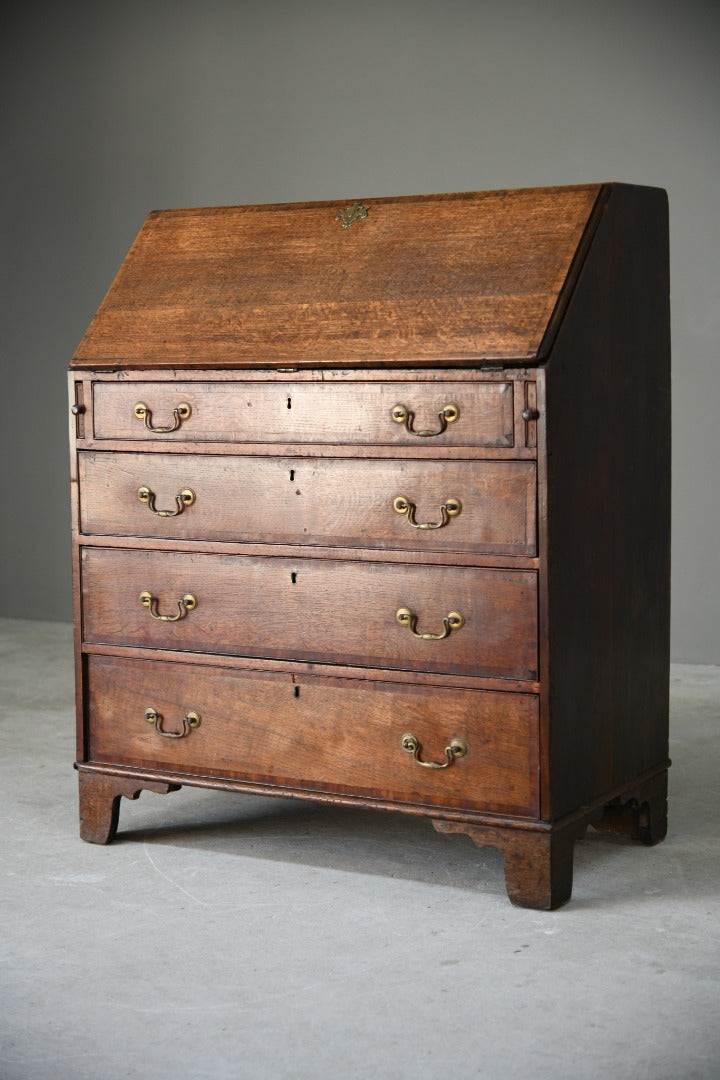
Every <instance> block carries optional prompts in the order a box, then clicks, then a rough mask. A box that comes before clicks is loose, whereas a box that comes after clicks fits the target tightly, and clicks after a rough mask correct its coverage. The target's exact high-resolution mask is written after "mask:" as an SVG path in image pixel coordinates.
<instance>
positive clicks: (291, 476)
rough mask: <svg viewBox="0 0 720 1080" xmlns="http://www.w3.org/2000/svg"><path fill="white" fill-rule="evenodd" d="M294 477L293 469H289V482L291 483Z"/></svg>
mask: <svg viewBox="0 0 720 1080" xmlns="http://www.w3.org/2000/svg"><path fill="white" fill-rule="evenodd" d="M294 479H295V470H294V469H291V470H290V483H292V482H293V480H294Z"/></svg>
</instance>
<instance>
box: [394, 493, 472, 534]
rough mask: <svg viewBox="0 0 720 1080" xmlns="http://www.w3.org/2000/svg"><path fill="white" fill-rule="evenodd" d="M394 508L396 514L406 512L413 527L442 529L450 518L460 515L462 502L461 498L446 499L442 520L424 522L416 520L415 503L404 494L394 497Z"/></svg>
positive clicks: (443, 505) (442, 506)
mask: <svg viewBox="0 0 720 1080" xmlns="http://www.w3.org/2000/svg"><path fill="white" fill-rule="evenodd" d="M393 509H394V510H395V513H396V514H404V515H405V517H406V519H407V523H408V525H412V527H413V529H423V530H426V529H442V527H443V525H447V523H448V521H449V520H450V518H454V517H457V516H458V514H459V513H460V511H461V510H462V503H461V502H460V500H459V499H446V500H445V502H444V503H443V504H442V505H441V507H440V520H439V521H426V522H423V523H422V524H420V523H419V522H417V521H416V520H415V510H416V506H415V503H414V502H411V501H410V499H406V498H405V496H404V495H397V496H396V497H395V498H394V499H393Z"/></svg>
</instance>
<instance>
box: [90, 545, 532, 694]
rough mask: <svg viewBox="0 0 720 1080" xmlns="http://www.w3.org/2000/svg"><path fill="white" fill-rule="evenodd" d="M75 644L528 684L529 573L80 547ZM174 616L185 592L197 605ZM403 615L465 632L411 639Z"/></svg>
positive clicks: (422, 627)
mask: <svg viewBox="0 0 720 1080" xmlns="http://www.w3.org/2000/svg"><path fill="white" fill-rule="evenodd" d="M82 573H83V590H84V594H85V596H86V598H87V600H86V604H85V618H84V639H85V641H87V642H97V643H100V642H102V643H105V644H116V645H132V644H136V645H140V646H141V647H142V646H147V647H149V648H156V649H157V648H160V649H162V648H168V649H182V650H194V651H196V652H219V653H227V654H230V655H232V654H236V653H239V654H240V655H243V656H264V657H278V658H283V657H285V658H287V659H297V660H317V661H320V662H323V661H329V662H331V663H332V662H333V661H335V662H343V661H344V662H351V663H357V664H361V665H363V666H365V667H387V668H407V669H413V668H417V669H419V670H422V671H436V672H456V673H458V674H473V675H485V676H498V677H500V678H503V677H504V678H516V679H533V678H535V674H536V672H537V635H536V629H535V627H536V619H537V617H536V608H537V598H536V575H535V574H534V573H532V572H529V571H524V570H523V571H521V570H517V571H514V570H482V569H475V568H472V569H471V568H464V567H463V568H460V567H447V566H412V565H408V564H394V565H385V564H383V563H355V562H341V561H335V562H330V561H328V562H325V561H323V560H319V559H303V558H297V559H286V558H276V557H273V558H268V557H266V558H255V557H252V558H251V557H245V556H225V555H186V554H182V553H175V552H173V553H170V552H159V551H143V550H132V551H123V550H117V549H111V548H84V549H83V569H82ZM144 591H148V592H150V593H151V594H152V595H153V596H155V597H157V598H158V613H159V614H161V615H174V614H176V613H177V612H178V606H177V604H178V600H179V599H180V598H181V597H183V596H185V595H186V594H191V595H193V596H194V597H195V598H196V600H197V608H196V609H195V610H194V611H189V612H188V613H187V614H186V615H185V617H184V618H181V619H180V620H179V621H178V622H159V621H158V620H157V619H154V618H152V617H151V615H150V613H149V612H148V611H147V610H146V609H145V608H143V607H142V606H141V604H140V602H139V596H140V593H141V592H144ZM401 607H407V608H409V609H410V610H411V611H413V612H414V613H416V614H417V616H418V626H417V630H418V633H433V634H435V633H440V632H442V630H443V619H444V618H445V616H447V615H448V614H449V613H450V612H452V611H458V612H460V614H462V615H463V616H464V618H465V625H464V626H463V627H462V628H460V629H458V630H453V631H452V632H451V634H450V635H449V637H447V638H445V640H443V641H421V640H418V639H417V638H416V637H414V636H413V635H412V634H411V633H410V631H409V630H408V629H407V628H405V627H402V626H400V625H399V624H398V623H397V621H396V617H395V616H396V612H397V610H398V609H399V608H401Z"/></svg>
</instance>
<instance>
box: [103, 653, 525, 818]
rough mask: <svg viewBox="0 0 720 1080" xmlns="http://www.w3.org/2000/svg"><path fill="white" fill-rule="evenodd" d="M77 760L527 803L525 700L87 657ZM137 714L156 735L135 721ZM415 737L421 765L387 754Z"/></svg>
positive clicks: (514, 807)
mask: <svg viewBox="0 0 720 1080" xmlns="http://www.w3.org/2000/svg"><path fill="white" fill-rule="evenodd" d="M88 685H89V704H90V711H91V714H92V717H93V723H92V728H91V734H90V746H89V751H90V759H91V760H92V761H98V762H107V763H114V764H120V765H135V766H138V767H140V768H151V769H167V768H170V769H172V770H173V771H174V772H177V773H179V774H182V773H190V774H193V773H195V774H198V773H199V774H202V775H208V776H213V775H214V776H220V777H229V778H237V779H246V780H248V781H254V782H259V783H266V782H268V783H272V784H278V785H284V786H290V787H307V788H314V789H320V790H325V791H333V790H335V791H343V792H348V793H354V794H364V795H367V796H372V797H375V798H382V799H389V800H400V801H405V802H407V801H410V802H420V803H430V804H439V805H446V806H455V807H457V806H468V807H471V808H476V809H485V810H492V811H495V812H498V813H505V812H512V813H516V814H532V813H533V812H534V811H535V809H536V805H537V798H538V767H537V698H536V697H534V696H533V695H529V694H503V693H492V692H486V691H477V690H457V689H448V688H444V687H436V688H432V689H431V690H430V689H428V688H417V687H414V686H399V685H396V684H393V683H390V682H374V683H367V682H363V683H360V682H355V681H353V680H350V679H324V678H313V677H312V676H297V675H295V676H291V675H289V674H287V675H281V674H276V675H272V674H267V673H258V672H238V671H233V670H232V669H223V670H222V671H214V670H213V669H211V668H207V667H193V666H192V665H185V664H183V665H180V664H173V663H158V662H155V661H138V660H123V659H117V658H115V657H103V656H93V657H90V658H89V662H88ZM148 707H151V708H153V709H155V710H156V711H157V712H159V713H160V714H161V716H162V718H163V719H162V723H161V726H162V728H163V729H164V730H168V731H170V732H177V731H179V730H182V718H183V716H184V715H186V714H187V713H188V711H194V712H196V713H197V714H198V715H199V716H200V724H199V726H198V727H197V728H195V729H193V730H191V731H190V733H189V735H187V736H185V737H183V738H178V739H172V738H163V737H162V736H161V735H159V734H158V732H157V731H156V730H155V728H154V726H153V725H151V724H149V723H148V722H147V720H146V719H145V710H146V708H148ZM408 732H409V733H412V734H415V735H416V736H417V738H418V739H419V740H420V742H421V746H422V755H421V756H422V758H423V760H425V759H426V760H429V761H437V762H443V761H445V747H446V746H447V745H448V744H449V742H450V740H451V739H453V738H461V739H464V740H465V742H466V743H467V745H468V752H467V754H466V756H465V757H463V758H459V759H457V760H456V761H455V762H454V763H453V764H452V765H451V766H450V767H449V768H447V769H427V768H423V767H422V766H421V765H419V764H418V763H417V762H416V761H414V760H413V758H412V757H411V756H410V755H409V754H407V753H406V752H405V751H404V750H403V749H402V747H401V738H402V736H403V735H404V734H405V733H408Z"/></svg>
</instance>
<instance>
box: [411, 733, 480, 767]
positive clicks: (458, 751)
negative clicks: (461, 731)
mask: <svg viewBox="0 0 720 1080" xmlns="http://www.w3.org/2000/svg"><path fill="white" fill-rule="evenodd" d="M400 745H401V746H402V748H403V750H404V751H405V752H406V753H408V754H412V756H413V758H414V759H415V761H417V763H418V765H422V767H423V769H447V768H448V766H450V765H452V763H453V761H455V759H456V758H461V757H465V755H466V754H467V752H468V745H467V743H466V742H465V741H464V740H463V739H452V740H451V742H450V744H449V746H446V747H445V760H444V761H421V760H420V754H421V753H422V746H421V745H420V740H419V739H418V737H417V735H410V734H406V735H403V737H402V739H401V740H400Z"/></svg>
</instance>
